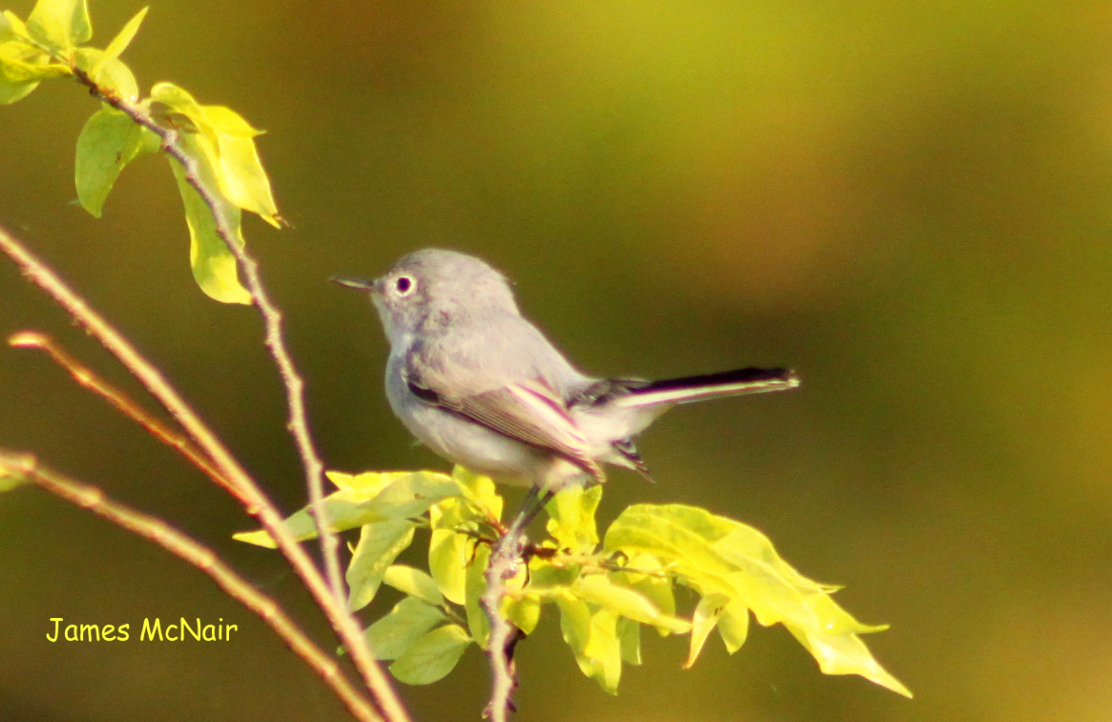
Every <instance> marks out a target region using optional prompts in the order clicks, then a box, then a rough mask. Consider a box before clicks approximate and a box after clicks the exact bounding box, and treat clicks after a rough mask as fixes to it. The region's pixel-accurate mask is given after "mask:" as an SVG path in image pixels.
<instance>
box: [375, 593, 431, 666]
mask: <svg viewBox="0 0 1112 722" xmlns="http://www.w3.org/2000/svg"><path fill="white" fill-rule="evenodd" d="M447 619H448V617H447V616H445V614H444V612H442V611H440V610H439V609H437V608H436V607H434V606H432V605H431V604H428V603H427V602H425V601H423V600H421V599H417V598H416V597H406V598H405V599H403V600H401V601H400V602H398V603H397V604H395V605H394V608H393V609H391V610H390V611H389V613H387V614H385V615H384V616H383V617H382V618H381V619H379V620H378V621H377V622H375V623H374V624H372V625H371V626H369V627H367V629H366V631H365V632H364V634H365V635H366V637H367V644H369V645H370V647H371V651H372V652H374V655H375V658H376V659H397V658H398V657H400V656H402V655H403V654H405V653H406V651H407V650H408V649H409V648H410V647H411V646H412V645H413V643H414V642H416V641H417V640H418V639H420V638H421V637H423V636H425V635H426V634H428V633H429V631H430V630H431V629H432V628H433V627H435V626H436V625H438V624H440V623H441V622H444V621H447Z"/></svg>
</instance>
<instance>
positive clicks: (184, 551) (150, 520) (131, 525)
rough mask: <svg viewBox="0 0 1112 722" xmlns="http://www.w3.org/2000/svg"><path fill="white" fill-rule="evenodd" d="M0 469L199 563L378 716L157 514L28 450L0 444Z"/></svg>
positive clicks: (356, 704)
mask: <svg viewBox="0 0 1112 722" xmlns="http://www.w3.org/2000/svg"><path fill="white" fill-rule="evenodd" d="M0 470H7V471H8V472H10V473H14V474H16V475H17V476H19V477H22V478H25V479H27V480H28V481H31V482H33V483H35V484H37V485H38V486H40V487H41V488H43V489H45V490H46V491H49V492H50V493H52V494H55V495H56V496H58V497H60V498H62V499H64V500H65V501H68V502H70V503H72V504H76V505H77V506H80V507H83V508H85V509H88V510H89V511H91V512H93V513H94V514H98V515H99V516H101V517H104V518H105V519H107V520H108V521H110V522H112V523H114V524H116V525H118V526H120V527H123V528H124V529H127V530H128V531H130V532H134V533H135V534H138V535H139V536H141V537H144V538H145V539H149V540H150V541H152V542H154V543H155V544H158V545H159V546H161V547H162V548H163V549H165V550H166V551H168V552H170V553H171V554H174V555H175V556H177V557H180V558H181V559H184V560H185V561H186V562H188V563H189V564H192V565H193V566H195V567H197V568H198V569H200V570H201V571H202V572H204V573H205V574H207V575H209V576H210V577H212V579H213V581H215V582H216V583H217V584H218V585H219V586H220V588H221V589H223V590H224V591H225V592H227V593H228V595H229V596H230V597H232V598H233V599H235V600H237V601H239V602H240V603H241V604H242V605H243V606H245V607H247V608H248V609H249V610H251V611H252V612H254V613H255V614H257V615H258V616H259V618H260V619H262V620H263V621H264V622H266V623H267V624H268V625H270V627H271V629H273V630H274V631H275V633H277V634H278V636H279V637H281V638H282V639H283V640H284V641H285V642H286V644H287V645H288V646H289V648H290V649H291V650H293V652H294V653H295V654H297V655H298V656H300V657H301V658H302V659H304V660H305V662H306V663H307V664H308V665H309V666H310V667H311V668H312V669H313V671H315V672H316V673H317V675H318V676H320V678H321V679H322V680H324V682H325V684H327V685H328V686H329V687H331V688H332V690H333V691H334V692H335V693H336V696H337V697H339V698H340V700H341V701H342V702H343V703H344V704H345V705H346V706H347V708H348V710H350V711H351V713H352V715H353V716H354V717H355V718H356V719H358V720H360V722H378V720H381V719H382V718H381V717H380V716H379V715H378V713H377V712H375V710H374V708H373V707H372V706H371V705H370V704H369V702H368V701H367V699H366V698H365V697H364V696H363V695H362V694H361V693H360V692H359V691H358V690H356V689H355V688H354V687H352V685H351V682H349V681H348V678H347V677H346V676H344V674H343V673H342V672H341V671H340V667H339V665H338V664H336V661H335V660H334V659H333V658H332V657H330V656H329V655H327V654H325V653H324V652H323V651H322V650H321V649H320V647H318V646H317V645H316V644H314V643H313V642H312V640H310V639H309V638H308V637H307V636H305V633H304V632H302V631H301V629H300V628H299V627H298V626H297V624H296V623H295V622H294V621H293V620H292V619H290V618H289V616H287V615H286V613H285V612H284V611H283V610H282V607H281V606H279V605H278V603H277V602H275V601H274V600H273V599H271V598H270V597H268V596H266V595H265V594H263V593H261V592H259V591H258V590H256V589H255V588H254V587H252V586H251V585H250V584H249V583H248V582H247V580H246V579H244V578H243V577H241V576H240V575H239V574H237V573H236V572H235V570H233V569H232V568H231V567H229V566H228V565H226V564H225V563H224V562H222V561H221V560H220V559H219V558H218V557H217V556H216V554H215V552H213V551H212V550H211V549H209V548H208V547H206V546H204V545H202V544H199V543H198V542H196V541H195V540H193V539H191V538H190V537H188V536H187V535H185V534H183V533H182V532H180V531H178V530H177V529H175V528H174V527H172V526H170V525H169V524H166V523H165V522H164V521H162V520H161V519H158V518H156V517H153V516H150V515H148V514H144V513H142V512H139V511H136V510H134V509H132V508H130V507H128V506H126V505H124V504H120V503H119V502H116V501H113V500H112V499H109V498H108V497H107V496H105V494H104V492H103V491H101V490H100V489H99V488H97V487H95V486H91V485H89V484H84V483H81V482H79V481H76V480H74V479H71V478H69V477H66V476H63V475H62V474H59V473H57V472H55V471H52V470H50V469H48V468H46V467H44V466H43V465H41V464H39V462H38V460H37V459H36V458H35V457H34V456H31V455H30V454H16V453H12V452H8V451H5V450H3V449H0Z"/></svg>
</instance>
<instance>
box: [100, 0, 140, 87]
mask: <svg viewBox="0 0 1112 722" xmlns="http://www.w3.org/2000/svg"><path fill="white" fill-rule="evenodd" d="M149 9H150V8H149V7H145V8H143V9H142V10H140V11H139V12H137V13H136V14H135V17H133V18H132V19H131V20H128V21H127V24H126V25H124V27H123V29H121V30H120V32H119V33H117V35H116V37H114V38H112V42H110V43H108V47H107V48H105V49H104V56H103V57H102V58H101V59H100V63H99V64H98V65H96V66H94V67H93V72H94V73H95V72H97V71H99V70H100V69H101V66H102V65H103V64H104V63H109V62H111V61H113V60H116V59H117V58H119V57H120V55H122V54H123V52H124V50H126V49H127V46H128V45H130V44H131V41H132V39H133V38H134V37H135V33H137V32H139V26H140V25H142V24H143V18H145V17H147V10H149Z"/></svg>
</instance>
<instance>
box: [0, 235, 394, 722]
mask: <svg viewBox="0 0 1112 722" xmlns="http://www.w3.org/2000/svg"><path fill="white" fill-rule="evenodd" d="M0 251H3V252H4V253H6V254H7V255H8V256H9V257H11V259H12V260H13V261H15V262H16V264H17V265H18V266H19V267H20V269H21V270H22V271H23V274H24V275H25V276H27V278H29V279H30V280H31V281H33V282H34V283H35V284H36V285H38V286H39V287H40V288H42V289H43V290H44V291H46V292H47V293H48V294H50V296H51V297H53V298H54V300H55V301H56V302H57V303H58V304H59V305H60V306H61V307H62V308H64V309H65V310H66V311H67V312H68V313H69V314H70V315H71V316H73V317H74V319H75V320H76V321H77V322H78V323H79V324H81V325H82V326H83V327H84V328H85V329H86V330H87V331H88V332H89V333H90V334H92V335H93V336H94V337H95V338H96V339H97V340H98V341H100V342H101V343H102V344H103V345H104V347H105V348H106V349H108V350H109V351H110V352H111V353H112V354H113V355H115V356H116V358H117V359H119V360H120V363H122V364H123V365H124V367H126V368H127V369H128V370H129V371H130V372H131V373H132V374H133V375H134V376H135V377H136V378H137V379H139V381H140V382H141V383H142V384H143V385H144V386H145V387H146V388H147V390H148V391H149V392H150V393H151V394H152V395H153V396H154V397H155V398H156V399H158V401H159V403H161V404H162V406H163V407H164V408H165V409H166V410H167V411H168V412H169V413H170V415H171V416H173V417H174V419H175V420H176V421H177V422H178V423H179V424H181V426H182V428H183V429H185V431H186V433H188V434H189V435H190V437H192V439H193V440H194V441H195V442H196V443H197V445H198V446H199V447H200V448H201V449H202V450H203V451H204V452H205V454H207V455H208V457H209V458H210V459H212V462H213V463H214V464H215V465H216V468H217V469H218V470H219V471H220V474H221V475H222V476H223V477H225V478H226V479H228V481H230V482H231V483H232V485H233V486H234V487H236V488H237V489H238V490H239V491H238V494H237V496H240V497H242V498H245V499H246V500H247V501H246V504H245V508H246V510H247V512H248V513H249V514H251V515H252V516H255V517H256V518H257V519H258V520H259V523H260V524H261V525H262V526H263V528H264V529H266V530H267V532H268V533H269V534H270V536H271V537H272V538H273V539H274V541H275V543H276V544H277V545H278V548H279V549H280V550H281V552H282V554H283V555H284V556H285V557H286V559H287V560H288V561H289V563H290V566H291V567H293V569H294V571H295V572H296V573H297V575H298V576H299V577H300V578H301V580H302V582H303V583H304V584H305V587H306V589H308V590H309V593H310V594H311V595H312V596H313V599H314V600H315V601H316V603H317V606H319V607H320V609H321V610H322V611H323V612H324V614H325V616H326V617H327V618H328V621H329V623H330V624H331V625H332V628H333V629H334V630H336V633H337V635H339V637H340V639H341V641H342V642H343V644H344V646H345V647H346V648H347V649H348V652H349V653H350V655H351V658H352V661H353V662H354V664H355V666H356V668H357V669H358V670H359V673H360V674H361V675H362V677H363V680H364V682H365V683H366V685H367V689H368V690H369V691H370V692H371V694H372V695H373V696H374V699H375V702H376V706H377V707H378V708H379V710H380V711H381V712H382V714H383V716H384V717H385V718H386V719H387V720H389V721H390V722H406V721H408V720H409V716H408V714H406V712H405V708H404V707H403V706H402V704H401V701H400V700H399V699H398V697H397V694H396V693H395V692H394V689H393V686H392V685H391V684H390V682H389V680H387V679H386V676H385V675H384V674H383V672H382V668H381V667H380V666H379V664H378V662H376V661H375V659H374V657H373V655H372V654H371V652H370V649H369V648H368V647H367V641H366V638H365V637H364V636H363V634H362V632H361V630H360V629H359V625H358V624H357V623H356V621H355V619H354V618H353V617H352V616H351V615H350V614H349V613H348V612H347V609H346V608H345V607H344V605H343V604H340V603H337V601H336V598H335V596H334V595H333V594H332V592H331V590H330V589H329V587H328V585H327V583H326V582H325V580H324V578H323V577H322V576H321V574H320V571H319V570H318V569H317V567H316V565H314V564H313V561H312V559H310V557H309V555H308V554H307V553H306V551H305V550H304V549H303V548H302V547H301V545H300V544H299V543H298V541H297V540H296V539H295V538H294V537H293V535H292V534H291V533H290V531H289V530H288V529H287V528H286V525H285V523H284V520H283V518H282V515H281V513H280V512H279V511H278V509H277V508H276V507H275V506H274V504H273V503H272V502H271V501H270V499H269V498H267V496H266V494H264V493H263V491H262V490H261V489H260V488H259V487H258V485H257V484H255V482H254V480H252V479H251V477H250V476H249V475H248V474H247V472H246V471H244V470H243V468H242V467H241V466H240V465H239V462H237V461H236V459H235V457H233V456H232V454H231V452H229V451H228V449H227V448H225V447H224V445H223V444H222V443H221V442H220V440H219V439H218V438H217V436H216V434H215V433H213V431H212V430H211V429H209V428H208V426H206V425H205V423H204V422H203V421H202V420H201V418H200V416H198V415H197V413H196V412H195V411H194V410H193V409H192V408H191V407H190V406H189V404H188V403H187V402H186V401H185V399H183V398H182V397H181V395H180V394H178V392H177V391H176V390H175V389H174V388H173V386H171V385H170V383H169V382H168V381H167V380H166V379H165V378H164V377H163V376H162V374H161V373H160V372H159V371H158V369H157V368H155V367H154V365H152V364H151V363H150V362H149V361H147V360H146V359H145V358H144V357H143V356H142V355H141V354H140V353H139V352H138V350H136V349H135V347H134V346H132V344H131V343H130V342H129V341H128V340H127V339H126V338H124V337H123V336H122V335H121V334H120V333H119V332H118V331H117V330H116V329H115V328H113V327H112V326H111V324H109V323H108V322H107V321H106V320H104V318H103V317H101V316H100V314H98V313H97V312H96V311H94V310H93V309H92V308H91V307H90V306H89V304H88V303H86V302H85V300H84V299H82V298H81V297H80V296H78V295H77V294H76V293H74V292H73V291H72V290H71V289H70V288H69V287H68V286H67V285H66V284H65V283H64V282H63V281H62V280H61V278H59V277H58V275H57V274H56V273H54V271H53V270H51V269H50V267H48V266H47V265H46V264H44V263H43V262H42V261H40V260H39V259H37V258H36V257H35V256H34V255H33V254H32V253H31V252H30V251H28V250H27V249H26V248H25V247H24V246H23V245H22V244H20V243H19V242H18V241H17V240H16V239H15V238H14V237H13V236H11V235H10V234H9V233H8V232H7V231H5V230H4V229H3V228H0Z"/></svg>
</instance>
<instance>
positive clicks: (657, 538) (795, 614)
mask: <svg viewBox="0 0 1112 722" xmlns="http://www.w3.org/2000/svg"><path fill="white" fill-rule="evenodd" d="M605 549H606V550H607V551H608V552H610V553H614V552H622V553H624V554H625V555H626V556H627V557H629V556H634V555H636V554H638V553H646V554H652V555H654V556H656V557H658V558H659V559H660V560H661V561H662V562H663V563H664V564H665V565H666V566H667V567H668V569H669V571H670V572H672V573H673V574H674V575H675V576H676V577H677V578H678V579H679V580H681V581H683V582H684V583H685V584H687V585H689V586H692V587H694V588H695V589H697V590H698V591H699V592H700V593H701V594H703V595H707V594H711V593H718V594H722V595H725V596H726V597H728V598H729V599H730V600H731V602H737V603H739V604H743V605H745V606H746V607H748V608H749V609H751V610H752V611H753V613H754V615H755V616H756V618H757V621H758V622H760V623H761V624H763V625H765V626H768V625H770V624H776V623H783V624H784V625H785V626H786V627H788V629H790V630H791V631H792V633H793V634H794V635H795V636H796V638H797V639H799V640H800V641H801V642H802V643H803V644H804V646H805V647H807V649H808V650H809V651H810V652H811V653H812V655H814V656H815V658H816V659H817V660H818V662H819V665H820V667H821V668H822V670H823V671H824V672H826V673H828V674H859V675H861V676H863V677H865V678H866V679H868V680H870V681H872V682H875V683H877V684H880V685H883V686H885V687H888V688H889V689H891V690H893V691H895V692H898V693H900V694H909V693H908V692H907V689H906V688H905V687H903V685H901V684H900V683H899V682H898V681H896V680H895V678H893V677H892V676H891V675H889V674H888V673H887V672H886V671H884V669H883V668H881V667H880V665H879V664H878V663H877V662H876V660H874V659H873V658H872V656H871V655H870V654H869V652H868V649H867V648H866V647H865V645H864V643H863V642H861V640H860V639H859V638H858V637H857V635H858V634H862V633H865V632H875V631H879V630H880V629H883V627H876V626H869V625H865V624H861V623H860V622H858V621H857V620H856V619H854V618H853V617H852V616H851V615H850V614H849V613H847V612H846V611H845V610H844V609H842V608H841V607H840V606H838V605H837V604H836V603H835V602H834V600H833V599H831V597H830V594H831V593H832V592H833V591H834V590H835V587H831V586H830V585H826V584H819V583H818V582H815V581H812V580H810V579H807V578H806V577H804V576H803V575H801V574H800V573H799V572H797V571H796V570H795V569H794V568H792V567H791V566H790V565H789V564H787V562H785V561H784V560H783V559H781V558H780V556H779V554H777V553H776V551H775V549H773V547H772V544H771V542H769V541H768V538H767V537H765V536H764V535H763V534H761V533H760V532H759V531H757V530H755V529H753V528H751V527H747V526H745V525H744V524H740V523H738V522H736V521H733V520H731V519H726V518H723V517H717V516H714V515H712V514H710V513H709V512H707V511H705V510H703V509H697V508H694V507H687V506H681V505H668V506H653V505H647V504H639V505H635V506H632V507H630V508H628V509H626V510H625V511H624V512H622V514H621V515H620V516H619V517H618V519H616V520H615V521H614V523H613V524H612V525H611V526H610V529H608V530H607V533H606V540H605ZM731 614H732V615H733V616H734V618H735V620H737V619H739V618H740V615H739V614H736V613H734V612H733V611H731ZM737 632H738V630H737V629H734V630H733V634H734V638H733V639H732V640H731V641H732V642H737V641H738V639H737ZM729 643H730V642H728V644H729Z"/></svg>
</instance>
